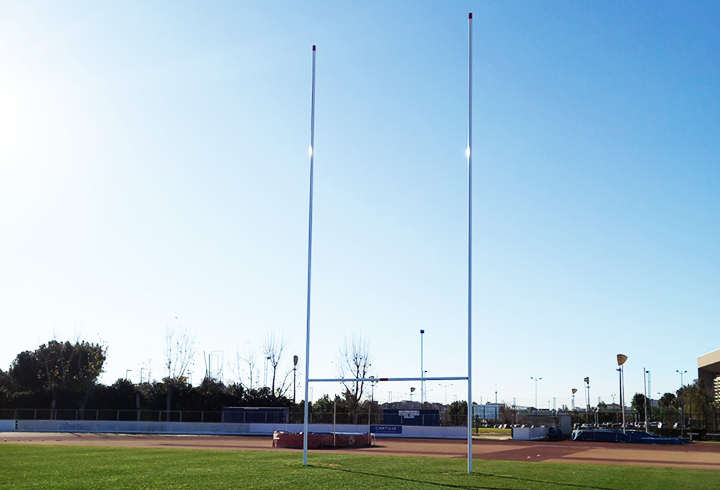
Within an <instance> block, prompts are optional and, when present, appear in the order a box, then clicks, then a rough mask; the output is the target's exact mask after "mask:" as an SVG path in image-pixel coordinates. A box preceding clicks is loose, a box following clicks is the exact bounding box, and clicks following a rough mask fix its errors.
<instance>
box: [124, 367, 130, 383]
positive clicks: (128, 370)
mask: <svg viewBox="0 0 720 490" xmlns="http://www.w3.org/2000/svg"><path fill="white" fill-rule="evenodd" d="M130 371H132V369H126V370H125V381H127V379H128V373H129V372H130Z"/></svg>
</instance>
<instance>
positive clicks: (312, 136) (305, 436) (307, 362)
mask: <svg viewBox="0 0 720 490" xmlns="http://www.w3.org/2000/svg"><path fill="white" fill-rule="evenodd" d="M314 150H315V46H314V45H313V47H312V100H311V103H310V149H309V150H308V152H309V153H310V209H309V220H308V275H307V317H306V320H307V323H306V330H305V418H304V422H303V466H307V448H308V415H309V401H308V394H309V389H308V385H309V379H310V284H311V282H310V277H311V274H310V273H311V271H312V218H313V158H314V154H315V151H314Z"/></svg>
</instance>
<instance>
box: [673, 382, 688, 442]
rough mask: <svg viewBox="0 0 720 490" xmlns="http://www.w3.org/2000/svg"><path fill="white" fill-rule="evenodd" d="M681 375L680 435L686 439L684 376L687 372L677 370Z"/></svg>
mask: <svg viewBox="0 0 720 490" xmlns="http://www.w3.org/2000/svg"><path fill="white" fill-rule="evenodd" d="M675 372H676V373H678V374H679V375H680V388H681V389H682V397H681V398H680V435H681V436H682V437H685V384H684V383H683V374H685V373H687V371H680V370H679V369H676V370H675Z"/></svg>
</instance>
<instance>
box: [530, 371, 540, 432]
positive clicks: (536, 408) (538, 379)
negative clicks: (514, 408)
mask: <svg viewBox="0 0 720 490" xmlns="http://www.w3.org/2000/svg"><path fill="white" fill-rule="evenodd" d="M530 379H532V380H533V381H535V423H537V413H538V405H537V384H538V381H540V380H541V379H542V378H533V377H532V376H530Z"/></svg>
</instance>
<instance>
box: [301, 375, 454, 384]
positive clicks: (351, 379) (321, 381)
mask: <svg viewBox="0 0 720 490" xmlns="http://www.w3.org/2000/svg"><path fill="white" fill-rule="evenodd" d="M467 379H468V378H467V376H450V377H441V378H318V379H309V380H308V382H309V383H325V382H331V383H332V382H335V383H342V382H347V381H368V382H370V383H372V382H374V381H467Z"/></svg>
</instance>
